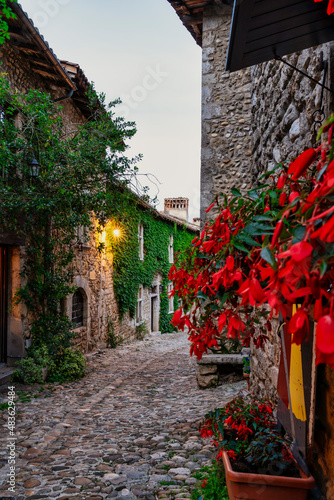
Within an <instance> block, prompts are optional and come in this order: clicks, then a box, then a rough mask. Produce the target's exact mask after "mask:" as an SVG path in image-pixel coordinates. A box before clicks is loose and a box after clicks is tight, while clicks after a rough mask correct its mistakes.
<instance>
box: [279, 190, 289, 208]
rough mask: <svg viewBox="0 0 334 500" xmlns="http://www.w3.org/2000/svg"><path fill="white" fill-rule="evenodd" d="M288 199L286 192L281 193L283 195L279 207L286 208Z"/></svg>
mask: <svg viewBox="0 0 334 500" xmlns="http://www.w3.org/2000/svg"><path fill="white" fill-rule="evenodd" d="M287 197H288V195H287V194H286V192H285V191H283V193H281V195H280V197H279V205H280V207H284V205H285V202H286V199H287Z"/></svg>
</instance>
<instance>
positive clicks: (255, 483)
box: [200, 395, 315, 500]
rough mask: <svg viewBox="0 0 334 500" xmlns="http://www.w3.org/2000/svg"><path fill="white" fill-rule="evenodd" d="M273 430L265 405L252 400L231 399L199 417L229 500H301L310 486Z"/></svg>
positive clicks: (270, 413) (311, 482)
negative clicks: (220, 462) (215, 451)
mask: <svg viewBox="0 0 334 500" xmlns="http://www.w3.org/2000/svg"><path fill="white" fill-rule="evenodd" d="M275 426H276V423H275V420H274V418H273V410H272V406H271V404H270V403H269V402H268V401H266V400H261V399H258V398H256V397H255V396H253V395H249V396H247V397H246V398H244V399H240V398H235V399H234V400H232V401H231V402H230V403H228V404H227V405H226V406H225V407H224V408H217V409H215V410H213V411H212V412H210V413H208V414H207V415H206V416H205V419H204V422H203V423H202V424H201V426H200V432H201V435H202V437H203V438H207V437H210V438H212V439H213V443H214V445H215V446H216V447H217V448H218V450H219V452H218V455H217V460H219V459H222V460H223V463H224V468H225V474H226V483H227V489H228V493H229V499H230V500H234V499H236V500H242V499H252V500H262V499H266V500H268V499H270V500H282V498H284V500H306V498H307V493H308V490H309V489H312V488H314V487H315V481H314V479H313V477H312V476H309V477H307V476H306V474H304V473H303V471H302V470H301V469H300V468H299V467H298V466H297V464H296V462H295V460H294V458H293V456H292V454H291V451H290V449H289V447H288V444H289V440H287V439H285V438H283V437H282V435H281V434H280V433H279V432H278V431H277V430H276V429H275Z"/></svg>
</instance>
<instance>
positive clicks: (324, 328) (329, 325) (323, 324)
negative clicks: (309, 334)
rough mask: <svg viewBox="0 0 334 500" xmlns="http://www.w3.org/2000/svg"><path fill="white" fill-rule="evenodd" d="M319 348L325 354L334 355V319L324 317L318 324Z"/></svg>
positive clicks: (329, 316) (327, 316)
mask: <svg viewBox="0 0 334 500" xmlns="http://www.w3.org/2000/svg"><path fill="white" fill-rule="evenodd" d="M317 348H318V349H319V351H321V352H323V353H325V354H333V353H334V317H333V316H331V315H330V314H327V315H326V316H322V317H321V318H320V319H319V321H318V324H317Z"/></svg>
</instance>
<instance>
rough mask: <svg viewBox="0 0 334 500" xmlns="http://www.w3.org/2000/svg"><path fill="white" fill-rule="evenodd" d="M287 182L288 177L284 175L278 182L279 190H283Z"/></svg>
mask: <svg viewBox="0 0 334 500" xmlns="http://www.w3.org/2000/svg"><path fill="white" fill-rule="evenodd" d="M285 181H286V176H285V175H284V174H282V175H280V176H279V178H278V181H277V189H283V188H284V185H285Z"/></svg>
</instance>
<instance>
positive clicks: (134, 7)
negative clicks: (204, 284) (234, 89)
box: [19, 0, 201, 220]
mask: <svg viewBox="0 0 334 500" xmlns="http://www.w3.org/2000/svg"><path fill="white" fill-rule="evenodd" d="M19 2H20V3H21V5H22V7H23V9H24V10H25V11H26V12H27V13H28V15H29V17H30V18H31V19H32V20H33V22H34V24H35V26H36V27H37V28H38V29H39V30H40V32H41V34H42V35H43V36H44V38H45V40H46V41H47V42H48V43H49V45H50V47H51V48H52V49H53V51H54V52H55V54H56V55H57V57H58V58H59V59H65V60H68V61H70V62H75V63H78V64H79V65H80V67H81V68H82V70H83V71H84V73H85V75H86V76H87V78H88V80H90V81H93V82H94V83H95V87H96V89H97V91H99V92H104V93H106V96H107V99H108V101H113V100H114V99H116V98H121V100H122V104H120V105H119V106H118V110H117V113H118V114H120V115H122V116H124V117H125V118H126V119H127V120H129V121H134V122H136V126H137V134H136V136H135V137H134V138H133V139H131V141H130V142H129V146H131V147H130V148H129V149H128V151H127V154H128V156H130V157H132V156H135V155H137V154H139V153H141V154H142V155H143V160H142V161H141V163H140V164H139V165H138V167H139V173H140V177H139V180H140V182H141V184H143V185H149V186H150V195H151V197H154V196H155V195H157V196H158V199H159V202H160V203H159V205H158V206H157V208H158V209H159V210H163V200H164V198H168V197H179V196H182V197H186V198H189V203H190V210H189V220H192V218H193V217H199V210H200V186H199V184H200V143H201V123H200V120H201V109H200V106H201V49H200V48H199V47H198V46H197V45H196V43H195V41H194V40H193V38H192V37H191V35H190V34H189V32H188V31H187V30H186V28H185V27H184V26H183V25H182V23H181V21H180V20H179V18H178V17H177V15H176V13H175V11H174V9H173V8H172V7H171V5H170V4H169V2H168V1H167V0H95V1H93V0H19ZM144 174H153V176H156V177H157V178H158V179H159V183H156V184H157V186H156V185H155V184H152V183H151V184H150V183H149V181H148V180H147V178H146V177H145V175H144ZM151 180H153V181H154V178H153V177H151ZM160 183H161V184H160ZM158 190H159V192H158Z"/></svg>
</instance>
